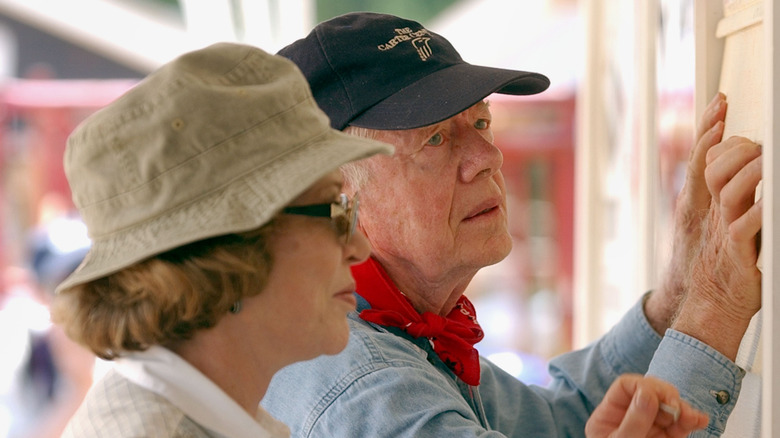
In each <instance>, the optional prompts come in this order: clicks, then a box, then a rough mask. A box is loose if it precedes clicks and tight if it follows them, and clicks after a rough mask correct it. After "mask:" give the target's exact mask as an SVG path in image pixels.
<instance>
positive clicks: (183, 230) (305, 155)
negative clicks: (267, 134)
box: [57, 130, 393, 292]
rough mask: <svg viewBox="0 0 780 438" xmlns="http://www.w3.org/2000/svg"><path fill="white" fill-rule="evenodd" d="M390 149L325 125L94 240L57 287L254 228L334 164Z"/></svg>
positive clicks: (337, 165)
mask: <svg viewBox="0 0 780 438" xmlns="http://www.w3.org/2000/svg"><path fill="white" fill-rule="evenodd" d="M258 135H262V132H258ZM256 140H257V141H261V140H262V138H258V139H256ZM392 151H393V149H392V147H391V146H390V145H388V144H385V143H381V142H378V141H373V140H368V139H365V138H360V137H355V136H352V135H348V134H344V133H342V132H339V131H334V130H327V131H325V133H324V134H323V135H321V136H319V137H317V138H315V139H314V140H312V141H310V142H308V143H306V144H303V145H301V146H300V147H298V148H296V149H293V150H291V151H289V152H288V153H286V154H285V155H284V156H282V157H279V158H278V159H276V160H274V161H273V162H271V163H270V164H267V165H264V166H261V167H257V168H255V169H253V170H251V171H249V172H247V173H246V174H244V175H240V176H237V177H236V178H235V179H234V180H233V181H231V182H230V183H229V184H226V185H225V186H224V187H222V188H220V189H219V190H215V191H212V192H210V193H209V194H208V195H206V196H203V197H201V198H198V199H196V200H194V201H192V202H190V203H188V204H186V205H183V206H181V207H177V208H175V209H172V210H170V211H167V212H166V213H164V214H162V215H159V216H157V217H155V218H154V219H152V220H149V221H145V222H143V223H142V224H140V225H137V226H133V227H131V228H128V229H124V230H121V231H119V232H116V233H113V234H110V235H108V236H105V237H101V238H99V239H94V240H93V241H92V246H91V247H90V250H89V252H88V253H87V255H86V257H85V258H84V261H83V262H82V264H81V265H80V266H79V267H78V268H77V269H76V271H75V272H73V274H71V275H70V276H69V277H68V278H67V279H66V280H65V281H63V282H62V283H61V284H60V285H59V286H58V287H57V291H58V292H59V291H61V290H64V289H67V288H70V287H72V286H75V285H77V284H81V283H86V282H89V281H92V280H95V279H98V278H101V277H104V276H106V275H109V274H112V273H114V272H117V271H119V270H121V269H123V268H125V267H127V266H130V265H132V264H134V263H137V262H139V261H142V260H144V259H147V258H149V257H151V256H154V255H156V254H160V253H162V252H165V251H168V250H170V249H173V248H177V247H179V246H182V245H186V244H188V243H192V242H196V241H199V240H203V239H207V238H210V237H215V236H220V235H224V234H231V233H237V232H243V231H248V230H252V229H256V228H259V227H261V226H262V225H264V224H266V223H267V222H268V221H269V220H271V218H273V216H274V215H276V214H277V213H278V212H279V211H280V210H281V209H282V208H283V207H284V206H285V205H287V204H288V203H289V202H290V201H292V200H293V199H295V198H297V197H298V196H299V195H300V194H302V193H303V192H305V191H306V190H307V189H308V188H309V187H310V186H311V185H312V184H314V183H315V182H316V181H318V180H319V179H320V178H322V177H323V176H325V175H326V174H328V173H330V172H332V171H333V170H336V169H338V167H339V166H341V165H343V164H345V163H348V162H351V161H356V160H359V159H362V158H366V157H369V156H371V155H374V154H377V153H384V154H391V153H392ZM292 169H294V171H291V170H292ZM193 222H195V223H194V224H193ZM185 224H186V226H185ZM193 230H197V231H195V232H193Z"/></svg>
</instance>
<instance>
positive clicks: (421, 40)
mask: <svg viewBox="0 0 780 438" xmlns="http://www.w3.org/2000/svg"><path fill="white" fill-rule="evenodd" d="M429 35H430V34H429V33H428V29H420V30H417V31H413V30H412V29H410V28H408V27H404V28H403V29H395V36H394V37H393V38H391V39H390V40H389V41H388V42H387V43H385V44H380V45H378V46H376V47H377V48H378V49H379V50H381V51H385V50H390V49H393V48H394V47H396V46H397V45H398V44H400V43H401V42H403V41H410V42H411V44H412V47H414V49H415V50H417V54H418V55H419V56H420V59H421V60H423V61H425V60H427V59H428V58H430V57H431V55H433V50H431V46H430V45H429V44H428V41H430V40H431V38H430V36H429Z"/></svg>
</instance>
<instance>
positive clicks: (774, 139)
mask: <svg viewBox="0 0 780 438" xmlns="http://www.w3.org/2000/svg"><path fill="white" fill-rule="evenodd" d="M764 14H765V19H764V26H765V37H766V39H765V52H766V57H765V61H766V70H765V74H766V77H767V78H776V77H777V75H778V74H780V68H778V62H779V61H778V56H777V55H776V54H777V49H778V47H780V26H776V25H775V23H777V20H778V19H780V8H775V7H774V0H764ZM774 85H775V84H774V80H768V81H766V85H765V88H766V90H765V91H766V94H765V95H766V96H767V97H768V98H767V99H766V103H765V107H766V116H767V118H766V120H767V122H768V123H767V124H766V131H765V134H764V162H763V168H764V169H763V170H764V183H763V198H764V201H763V202H764V217H763V230H762V258H763V260H762V263H763V266H764V269H763V271H762V272H763V283H762V286H763V291H762V312H763V313H764V319H763V327H762V334H761V336H762V338H763V348H764V352H763V364H762V378H763V387H762V391H761V392H762V399H761V403H762V408H761V419H762V420H761V430H762V432H761V436H762V438H774V437H778V436H780V403H778V401H777V400H776V395H780V320H778V318H777V317H776V315H780V300H778V299H777V293H776V292H774V291H776V290H780V275H775V273H780V257H777V253H776V251H775V250H774V248H780V233H778V232H777V230H775V228H776V222H775V221H774V218H775V217H778V218H780V203H778V202H775V199H776V198H775V196H774V192H776V191H777V188H778V182H777V178H776V175H779V174H780V173H778V172H780V154H777V153H775V150H774V145H775V144H780V130H778V128H777V127H779V126H780V111H778V110H777V102H780V87H775V86H774ZM767 268H769V269H767Z"/></svg>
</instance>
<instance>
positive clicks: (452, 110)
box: [349, 63, 550, 130]
mask: <svg viewBox="0 0 780 438" xmlns="http://www.w3.org/2000/svg"><path fill="white" fill-rule="evenodd" d="M549 86H550V80H549V79H548V78H547V77H546V76H544V75H542V74H539V73H534V72H525V71H518V70H507V69H501V68H493V67H485V66H479V65H473V64H468V63H462V64H455V65H452V66H449V67H447V68H443V69H441V70H438V71H436V72H434V73H432V74H430V75H428V76H426V77H424V78H422V79H420V80H418V81H416V82H414V83H413V84H411V85H409V86H407V87H405V88H403V89H401V90H399V91H398V92H396V93H395V94H393V95H391V96H389V97H387V98H386V99H384V100H382V101H381V102H379V103H377V104H376V105H374V106H372V107H370V108H368V109H367V110H365V111H364V112H363V113H361V114H360V115H358V116H357V117H355V118H354V119H352V120H351V121H350V122H349V124H350V125H353V126H358V127H362V128H370V129H386V130H398V129H414V128H419V127H422V126H428V125H432V124H434V123H438V122H441V121H442V120H446V119H448V118H450V117H452V116H454V115H457V114H459V113H461V112H463V111H465V110H466V109H468V108H470V107H471V106H472V105H474V104H476V103H477V102H479V101H481V100H482V99H484V98H486V97H487V96H489V95H491V94H493V93H500V94H513V95H531V94H537V93H541V92H542V91H544V90H546V89H547V88H548V87H549Z"/></svg>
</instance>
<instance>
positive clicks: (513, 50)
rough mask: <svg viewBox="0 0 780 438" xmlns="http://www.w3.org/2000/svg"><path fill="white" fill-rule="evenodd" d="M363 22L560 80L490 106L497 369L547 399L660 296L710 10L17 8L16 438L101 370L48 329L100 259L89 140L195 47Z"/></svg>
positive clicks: (51, 424) (5, 34)
mask: <svg viewBox="0 0 780 438" xmlns="http://www.w3.org/2000/svg"><path fill="white" fill-rule="evenodd" d="M350 11H375V12H386V13H392V14H396V15H400V16H403V17H405V18H411V19H415V20H417V21H420V22H422V23H423V24H425V25H426V27H427V28H429V29H430V30H433V31H435V32H437V33H439V34H441V35H443V36H445V37H446V38H448V39H449V40H450V41H451V42H452V43H453V45H454V46H455V47H456V48H457V49H458V51H459V52H460V53H461V55H462V56H463V58H464V59H465V60H466V61H468V62H471V63H473V64H484V65H491V66H495V67H506V68H515V69H521V70H531V71H538V72H541V73H544V74H546V75H547V76H548V77H549V78H550V79H551V81H552V85H551V87H550V89H549V90H548V91H546V92H544V93H542V94H540V95H536V96H531V97H522V98H518V97H507V96H501V95H494V96H491V97H490V99H489V100H490V101H491V108H492V111H493V115H494V122H493V125H492V126H493V129H494V132H495V138H496V143H497V145H498V146H499V147H500V148H501V150H502V151H503V153H504V167H503V172H504V176H505V178H506V181H507V188H508V198H509V211H510V227H511V232H512V235H513V237H514V240H515V244H514V249H513V251H512V253H511V254H510V256H509V257H508V258H507V259H506V260H504V261H503V262H501V263H499V264H497V265H494V266H491V267H488V268H485V269H483V270H482V271H481V272H480V273H479V274H478V276H477V277H476V278H475V279H474V281H473V283H472V284H471V286H470V288H469V290H468V291H467V294H468V295H469V297H470V298H472V300H473V301H474V302H475V305H476V308H477V311H478V316H479V320H480V323H481V324H482V326H483V328H484V331H485V333H486V337H485V339H484V341H482V342H481V343H480V344H479V345H478V347H479V349H480V352H481V353H482V354H483V355H485V356H487V357H489V358H490V359H491V360H493V361H495V362H496V363H497V364H499V365H500V366H502V367H503V368H504V369H506V370H507V371H509V372H510V373H512V374H513V375H515V376H516V377H518V378H519V379H522V380H524V381H526V382H528V383H537V384H542V385H543V384H545V383H546V382H547V372H546V367H547V363H548V361H549V359H550V358H551V357H552V356H554V355H556V354H559V353H562V352H565V351H568V350H570V349H572V348H577V347H581V346H583V345H584V344H586V343H587V342H590V341H591V340H593V339H595V338H596V337H598V336H599V335H600V334H602V333H603V332H604V331H605V330H607V329H609V327H611V326H612V325H613V324H614V323H615V322H616V321H617V319H618V318H619V317H620V316H621V315H622V314H623V313H624V312H625V311H626V309H627V308H628V307H630V306H631V305H633V304H634V303H635V302H636V300H637V299H638V298H639V296H640V295H641V294H642V293H644V292H645V291H647V290H649V289H651V288H653V287H655V286H657V279H658V276H659V273H660V272H662V268H663V264H664V262H665V260H666V257H667V254H668V249H669V242H668V232H669V229H670V226H669V225H670V218H671V214H672V212H673V207H674V199H675V197H676V195H677V193H678V192H679V190H680V187H681V185H682V181H683V175H684V170H685V160H686V159H687V156H688V151H689V148H690V147H691V146H692V144H693V138H694V125H695V124H694V116H693V113H694V110H693V102H694V96H693V90H694V88H693V87H694V84H693V79H694V47H693V0H648V1H646V2H626V1H621V0H580V1H576V0H426V1H419V0H394V1H392V2H388V1H380V0H375V1H373V0H284V1H282V0H210V1H202V0H159V1H153V0H68V1H60V0H0V225H1V227H0V229H1V230H2V231H1V232H0V357H1V358H2V359H0V437H47V436H59V430H60V428H61V427H62V425H63V424H64V422H65V421H67V419H68V418H69V416H70V414H71V413H72V412H73V410H74V409H75V407H76V406H77V405H78V403H79V401H80V400H81V397H83V394H84V392H85V391H86V389H87V388H88V387H89V385H90V383H91V381H92V379H93V377H94V376H95V375H98V374H99V373H100V370H101V366H102V365H101V364H100V363H98V364H97V365H96V364H95V361H94V358H93V357H92V356H91V355H90V354H89V353H87V352H85V351H84V350H82V349H81V348H80V347H78V346H75V345H72V344H71V343H69V341H67V340H66V339H65V338H64V337H63V336H62V334H61V333H59V332H58V331H57V329H56V327H52V326H51V324H50V322H49V320H48V308H47V304H48V300H49V298H50V294H51V291H52V289H53V287H54V285H56V284H57V282H58V281H59V280H61V279H62V278H63V277H64V276H65V275H67V273H68V272H69V270H70V269H73V268H75V266H76V264H77V263H78V261H79V260H80V258H81V257H83V254H84V253H85V251H86V249H87V248H88V246H89V240H88V238H87V237H86V234H85V230H84V227H83V224H82V223H81V222H80V221H79V218H78V216H77V214H76V213H75V211H74V209H73V205H72V202H71V199H70V192H69V189H68V186H67V182H66V180H65V176H64V173H63V170H62V154H63V151H64V148H65V141H66V138H67V136H68V134H69V133H70V132H71V130H72V129H73V128H74V127H75V126H76V125H77V124H78V123H79V122H80V121H81V120H83V119H84V118H85V117H86V116H88V115H89V114H91V113H92V112H93V111H95V110H96V109H98V108H100V107H101V106H103V105H105V104H107V103H108V102H110V101H111V100H113V99H115V98H116V97H118V96H119V95H120V94H122V93H123V92H124V91H126V90H127V89H128V88H129V87H132V86H133V85H134V84H135V83H136V82H137V81H138V80H139V79H140V78H142V77H144V76H145V75H146V74H148V73H150V72H151V71H152V70H154V69H155V68H156V67H157V66H159V65H161V64H162V63H164V62H167V61H168V60H170V59H172V58H173V57H175V56H177V55H178V54H181V53H183V52H185V51H188V50H192V49H196V48H200V47H203V46H205V45H208V44H210V43H212V42H216V41H239V42H245V43H249V44H255V45H257V46H259V47H261V48H264V49H266V50H267V51H270V52H275V51H276V50H278V49H279V48H281V47H283V46H284V45H286V44H288V43H290V42H292V41H294V40H295V39H298V38H302V37H303V36H305V35H306V34H307V33H308V31H309V30H310V29H311V28H312V27H313V26H314V25H315V24H316V23H317V22H319V21H321V20H325V19H328V18H331V17H334V16H336V15H339V14H342V13H345V12H350ZM708 98H709V96H708ZM707 100H708V99H707Z"/></svg>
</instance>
